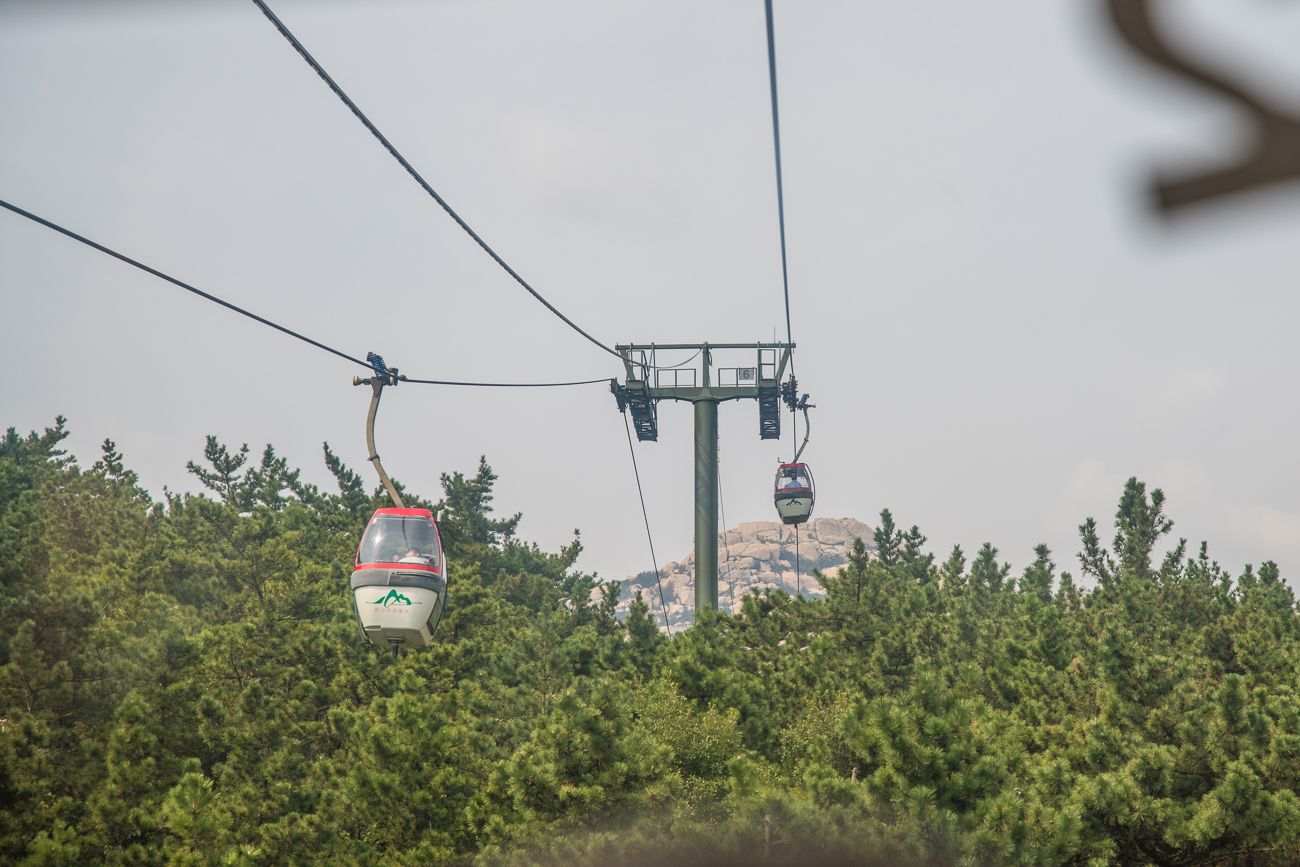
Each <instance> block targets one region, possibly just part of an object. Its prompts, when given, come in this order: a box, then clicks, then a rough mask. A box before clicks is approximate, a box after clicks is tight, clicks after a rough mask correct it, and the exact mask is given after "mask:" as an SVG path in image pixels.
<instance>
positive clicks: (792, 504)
mask: <svg viewBox="0 0 1300 867" xmlns="http://www.w3.org/2000/svg"><path fill="white" fill-rule="evenodd" d="M774 496H775V498H776V511H777V514H779V515H780V516H781V521H782V523H785V524H802V523H804V522H805V521H807V520H808V516H809V515H811V514H812V510H813V498H814V497H815V496H816V489H815V488H814V486H813V477H812V471H811V470H809V469H808V465H807V464H781V466H780V467H778V468H777V471H776V491H775V494H774Z"/></svg>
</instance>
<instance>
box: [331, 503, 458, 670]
mask: <svg viewBox="0 0 1300 867" xmlns="http://www.w3.org/2000/svg"><path fill="white" fill-rule="evenodd" d="M352 599H353V604H354V607H355V610H356V614H357V622H358V624H359V625H360V626H361V633H362V634H363V635H365V637H366V638H367V639H368V640H369V641H370V642H371V643H372V644H374V645H376V646H378V647H383V648H389V647H391V648H392V649H393V653H394V654H396V653H397V651H398V649H400V648H419V647H424V646H425V645H426V644H428V643H429V642H431V641H432V640H433V633H434V632H435V631H436V630H437V628H438V622H439V621H440V620H442V614H443V612H444V611H446V609H447V556H446V554H445V553H443V550H442V539H441V538H440V537H439V536H438V525H437V524H436V523H434V520H433V514H432V513H431V512H430V511H429V510H428V509H380V510H379V511H377V512H375V514H374V515H373V516H372V517H371V519H370V523H369V524H368V525H366V532H365V534H364V535H363V536H362V537H361V545H360V547H358V548H357V562H356V568H355V569H354V570H353V572H352Z"/></svg>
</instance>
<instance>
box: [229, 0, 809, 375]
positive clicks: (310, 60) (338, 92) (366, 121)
mask: <svg viewBox="0 0 1300 867" xmlns="http://www.w3.org/2000/svg"><path fill="white" fill-rule="evenodd" d="M253 2H254V3H255V4H257V8H259V9H261V10H262V13H263V14H264V15H266V17H267V18H268V19H269V20H270V22H271V23H272V24H274V25H275V28H276V29H277V30H279V31H280V34H281V35H282V36H283V37H284V38H285V39H287V40H289V44H290V45H292V46H293V47H294V48H295V49H296V50H297V52H298V53H299V54H300V55H302V59H303V60H305V61H307V65H308V66H310V67H311V68H312V69H314V70H316V74H317V75H319V76H320V77H321V80H323V81H324V82H325V83H326V84H328V85H329V88H330V90H332V91H334V95H335V96H337V97H338V98H339V99H341V100H342V101H343V104H344V105H346V106H347V107H348V108H349V109H351V111H352V113H353V114H354V115H356V117H357V120H359V121H361V123H362V125H363V126H365V128H366V129H368V130H370V132H371V134H372V135H373V136H374V137H375V138H377V139H378V140H379V143H380V144H381V145H383V146H384V148H385V150H387V151H388V152H389V153H390V154H392V157H393V159H395V160H397V162H398V163H399V164H400V165H401V167H402V168H404V169H406V172H407V174H409V175H410V176H411V177H412V178H414V179H415V182H416V183H418V184H419V185H420V186H421V187H423V188H424V191H425V192H426V193H428V194H429V195H430V196H432V197H433V200H434V201H435V202H437V203H438V204H439V205H442V209H443V210H444V211H446V212H447V214H448V215H449V216H450V217H451V218H452V219H453V220H455V221H456V224H457V225H458V226H460V227H461V228H462V229H464V230H465V233H466V234H468V235H469V236H470V237H471V238H473V239H474V240H475V241H476V242H477V243H478V245H479V246H480V247H482V248H483V251H484V252H485V253H487V254H488V255H489V256H491V257H492V259H493V260H494V261H495V262H496V263H497V264H498V265H500V266H501V267H502V268H504V269H505V271H506V273H507V274H509V275H510V276H511V277H513V278H515V282H517V283H518V284H519V285H520V286H522V287H524V288H525V289H527V290H528V294H530V295H532V296H533V297H534V298H536V299H537V300H538V301H540V302H542V304H543V306H545V307H546V309H547V310H549V311H551V312H552V313H554V314H555V315H556V316H558V317H560V319H562V320H563V321H564V323H565V324H566V325H568V326H569V327H570V328H572V329H573V330H574V331H576V332H578V333H579V334H581V335H582V336H583V337H585V338H587V339H588V340H590V341H591V342H592V343H594V344H596V345H597V346H599V347H600V348H601V349H603V350H605V351H606V352H608V353H609V354H610V355H613V356H615V357H617V358H619V359H622V356H621V355H619V354H618V353H617V352H615V351H614V350H612V349H610V348H609V347H608V346H606V345H605V344H603V343H601V342H600V341H599V340H597V339H596V338H594V337H592V336H591V335H590V334H588V333H587V332H585V331H583V330H582V329H581V328H579V327H578V326H577V325H576V324H574V322H573V320H572V319H570V318H569V317H567V316H565V315H564V314H563V313H561V312H560V311H559V310H557V309H556V308H555V306H554V305H553V304H551V302H549V301H547V300H546V299H545V298H543V297H542V296H541V294H540V293H538V291H537V290H536V289H534V288H533V287H532V286H529V285H528V282H527V281H526V280H524V278H523V277H520V276H519V274H518V273H517V272H516V271H515V269H514V268H511V267H510V266H509V265H507V264H506V262H505V260H504V259H502V258H501V257H500V256H498V255H497V254H496V251H495V250H493V249H492V248H491V247H489V246H488V245H487V242H486V241H484V240H483V239H482V238H480V237H479V236H478V233H477V232H475V231H474V230H473V229H471V228H470V227H469V224H468V223H466V222H465V221H464V220H462V219H461V218H460V215H459V214H457V213H456V212H455V211H453V210H452V208H451V205H449V204H447V200H446V199H444V198H443V197H442V196H440V195H438V193H437V192H436V191H435V190H434V189H433V187H431V186H429V183H428V182H427V181H426V180H425V179H424V178H423V177H421V176H420V173H419V172H417V171H416V170H415V167H414V166H412V165H411V164H410V163H409V162H407V161H406V158H405V157H404V156H402V155H401V154H400V153H398V151H397V148H395V147H393V145H392V143H391V142H390V141H389V140H388V139H387V138H385V137H384V134H383V133H382V132H380V131H379V128H378V127H376V126H375V125H374V124H373V123H371V122H370V118H368V117H366V116H365V115H364V114H363V113H362V112H361V109H359V108H357V104H356V103H355V102H353V101H352V100H351V99H349V98H348V95H347V94H346V93H344V92H343V88H341V87H339V86H338V85H337V84H335V83H334V79H332V78H330V77H329V73H327V72H326V71H325V70H324V68H323V67H322V66H321V65H320V64H319V63H317V62H316V58H314V57H312V56H311V54H310V53H309V52H308V51H307V49H306V48H305V47H304V46H303V44H302V43H301V42H299V41H298V39H297V37H295V36H294V35H293V34H292V33H290V32H289V28H287V27H285V26H284V23H283V22H281V21H280V19H279V18H277V17H276V16H275V13H274V12H272V11H271V8H270V7H269V6H267V5H266V3H264V2H263V0H253ZM788 330H789V329H787V331H788Z"/></svg>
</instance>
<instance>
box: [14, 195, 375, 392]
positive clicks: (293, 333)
mask: <svg viewBox="0 0 1300 867" xmlns="http://www.w3.org/2000/svg"><path fill="white" fill-rule="evenodd" d="M0 207H3V208H8V209H9V210H11V211H13V212H14V213H15V214H18V215H19V216H22V217H26V218H27V219H29V220H31V221H32V222H35V223H40V224H41V225H42V226H45V227H46V228H48V229H53V230H54V231H56V232H58V233H59V234H61V235H67V236H68V237H69V238H71V239H73V240H74V241H80V242H81V243H83V244H85V245H86V246H87V247H92V248H94V249H96V250H98V251H99V252H101V253H106V254H107V255H109V256H112V257H113V258H114V259H118V260H120V261H122V262H125V263H126V264H128V265H132V266H134V267H136V268H139V269H140V270H141V271H144V272H145V273H146V274H152V275H153V276H155V277H157V278H158V279H160V280H166V281H167V282H168V283H171V284H172V285H174V286H179V287H181V288H182V289H184V290H186V291H187V292H193V293H194V294H195V295H198V296H199V297H200V298H206V299H207V300H209V301H211V302H213V303H214V304H220V305H221V306H222V307H225V308H227V309H229V310H233V311H235V312H236V313H239V314H241V315H243V316H247V317H248V318H249V319H253V320H256V321H258V322H260V323H262V324H263V325H269V326H270V327H272V328H274V329H275V330H276V331H280V332H282V333H284V334H287V335H289V336H290V337H296V338H298V339H299V340H301V341H303V342H304V343H310V344H311V345H312V346H315V347H316V348H317V349H323V350H325V351H326V352H330V353H333V354H334V355H337V356H338V357H339V358H346V359H347V360H348V361H351V362H353V363H354V364H360V365H361V366H362V367H364V368H366V369H367V370H368V369H370V364H369V363H368V362H365V361H362V360H361V359H360V358H353V357H352V356H351V355H348V354H347V353H346V352H340V351H339V350H337V349H335V348H333V347H331V346H326V345H325V344H324V343H321V342H320V341H318V340H312V339H311V338H310V337H304V336H303V335H301V334H299V333H298V332H297V331H291V330H289V329H288V328H285V327H284V326H283V325H277V324H276V323H274V322H272V321H271V320H270V319H263V318H262V317H261V316H258V315H257V314H256V313H249V312H248V311H247V310H245V309H244V308H242V307H237V306H235V305H234V304H231V303H230V302H229V301H223V300H221V299H220V298H218V297H217V296H215V295H209V294H208V293H207V292H204V291H203V290H202V289H196V288H194V287H193V286H191V285H190V284H188V283H184V282H182V281H180V280H177V279H176V278H175V277H171V276H168V275H167V274H164V273H163V272H161V271H159V270H157V269H155V268H150V267H149V266H148V265H145V264H144V263H143V262H137V261H136V260H135V259H132V258H131V257H130V256H124V255H122V254H121V253H119V252H117V251H116V250H110V249H109V248H108V247H105V246H104V245H103V244H96V243H95V242H94V241H92V240H90V239H89V238H86V237H84V236H82V235H78V234H77V233H76V232H73V231H72V230H70V229H65V228H63V227H62V226H60V225H58V224H57V223H51V222H50V221H49V220H46V219H43V218H41V217H38V216H36V215H35V214H33V213H31V212H30V211H24V210H23V209H22V208H20V207H18V206H17V205H11V204H9V203H8V202H6V201H4V200H0Z"/></svg>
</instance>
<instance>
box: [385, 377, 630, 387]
mask: <svg viewBox="0 0 1300 867" xmlns="http://www.w3.org/2000/svg"><path fill="white" fill-rule="evenodd" d="M397 379H398V381H400V382H410V383H414V384H416V385H464V386H469V387H470V388H561V387H563V386H567V385H592V384H593V383H597V382H602V383H606V384H608V383H609V382H611V381H612V380H611V379H610V378H609V377H608V376H607V377H605V378H604V379H583V380H579V381H577V382H451V381H449V380H443V379H408V378H407V377H405V376H399V377H397Z"/></svg>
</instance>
